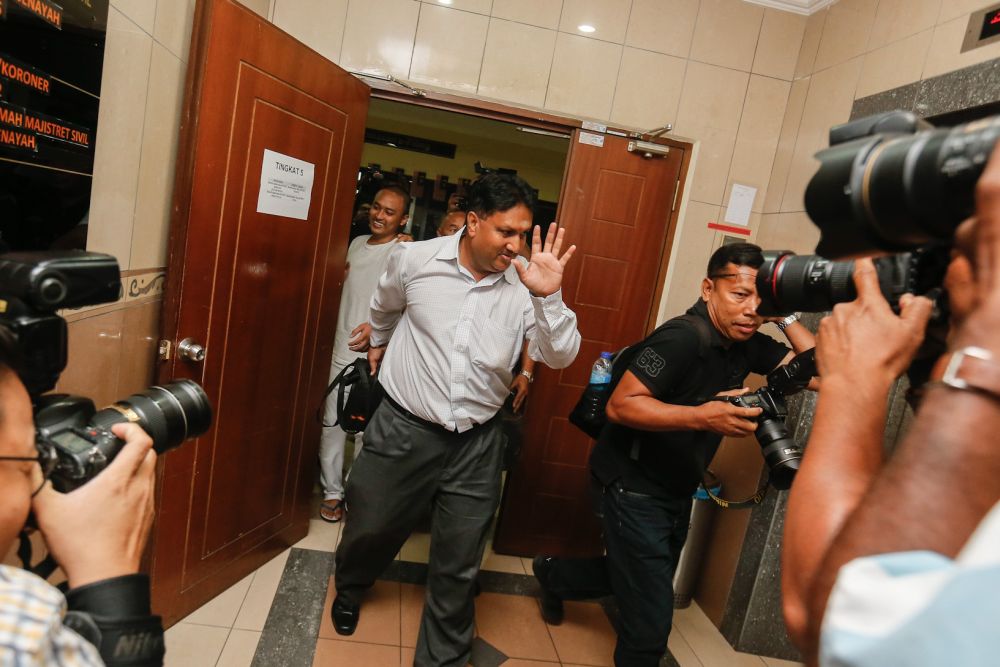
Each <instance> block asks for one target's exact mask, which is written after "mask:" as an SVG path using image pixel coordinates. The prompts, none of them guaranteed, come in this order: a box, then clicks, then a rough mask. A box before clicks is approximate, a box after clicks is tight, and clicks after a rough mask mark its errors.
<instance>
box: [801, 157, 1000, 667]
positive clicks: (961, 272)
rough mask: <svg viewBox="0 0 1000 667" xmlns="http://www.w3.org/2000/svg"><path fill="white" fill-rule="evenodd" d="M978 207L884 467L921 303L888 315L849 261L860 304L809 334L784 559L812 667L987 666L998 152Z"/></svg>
mask: <svg viewBox="0 0 1000 667" xmlns="http://www.w3.org/2000/svg"><path fill="white" fill-rule="evenodd" d="M992 141H995V139H993V140H992ZM987 154H988V153H987ZM975 193H976V197H975V217H974V218H973V219H971V220H969V221H967V222H966V223H964V224H963V225H962V226H961V227H960V228H959V230H958V234H957V236H956V241H957V244H956V245H957V247H958V248H959V251H960V254H959V255H958V256H957V257H956V258H955V259H954V260H953V262H952V264H951V266H950V267H949V271H948V275H947V277H946V279H945V287H946V288H947V289H948V291H949V296H950V302H951V307H952V316H953V329H952V332H951V336H950V337H949V349H950V351H949V353H948V354H946V355H945V356H944V357H942V358H941V359H940V360H939V362H938V364H937V365H936V366H935V369H934V371H933V372H932V374H931V377H932V382H931V383H930V384H929V385H928V387H927V390H926V392H925V394H924V398H923V401H922V403H921V405H920V406H919V408H918V410H917V413H916V416H915V419H914V421H913V423H912V425H911V426H910V429H909V431H908V433H907V435H906V437H905V438H904V439H903V440H902V441H901V442H900V443H899V445H898V446H897V448H896V450H895V451H894V452H893V454H892V457H891V458H890V459H889V460H888V461H885V460H884V453H883V446H882V436H883V428H884V423H885V416H886V407H885V406H886V398H887V395H888V392H889V389H890V387H891V385H892V383H893V382H894V381H895V379H896V378H897V377H898V376H899V375H900V374H901V373H902V372H903V371H904V370H906V368H907V366H908V365H909V362H910V360H911V359H912V358H913V355H914V354H915V352H916V351H917V348H918V347H919V345H920V343H921V340H922V337H923V332H924V326H925V324H926V323H927V321H928V318H929V316H930V312H931V304H930V302H929V301H927V300H926V299H923V298H920V297H912V296H907V297H904V298H903V299H901V300H900V304H899V305H900V313H899V315H898V316H897V315H895V314H894V313H893V312H892V310H891V309H890V307H889V305H888V304H887V302H886V300H885V299H884V297H883V296H882V293H881V291H880V290H879V286H878V280H877V278H876V275H875V271H874V269H873V267H872V264H871V262H870V260H859V261H858V263H857V270H856V271H855V276H854V282H855V285H856V287H857V292H858V299H857V300H856V301H854V302H852V303H846V304H841V305H838V306H836V307H835V309H834V311H833V315H832V316H831V317H828V318H827V319H825V320H824V321H823V323H822V325H821V327H820V330H819V336H818V345H817V355H816V358H817V362H818V364H819V368H820V372H821V375H822V378H823V381H822V385H821V389H820V394H819V399H818V402H817V406H816V414H815V421H814V426H813V432H812V436H811V437H810V439H809V445H808V447H807V449H806V452H805V456H804V458H803V461H802V466H801V469H800V471H799V473H798V477H797V481H796V484H795V486H794V488H793V489H792V492H791V494H790V496H789V501H788V511H787V516H786V520H785V536H784V548H783V558H782V577H783V580H782V588H783V604H784V611H785V620H786V624H787V626H788V630H789V635H790V636H791V637H792V639H793V641H794V642H795V643H796V644H797V645H798V646H799V648H800V649H801V650H802V651H803V654H804V655H805V658H806V660H807V662H809V663H811V664H815V663H817V662H818V663H820V664H823V665H850V666H856V667H862V666H864V667H867V666H869V665H871V666H875V665H877V666H878V667H886V666H891V665H906V666H907V667H922V666H924V665H928V666H930V665H942V664H956V665H962V666H963V667H969V666H975V665H987V664H996V655H997V654H998V652H1000V634H998V633H997V631H996V619H997V616H998V614H1000V603H998V602H997V600H998V599H1000V597H998V595H997V593H998V592H1000V557H998V555H997V554H998V553H1000V548H998V546H1000V505H998V501H1000V483H998V481H997V480H998V479H1000V447H998V446H997V441H996V436H995V435H993V436H992V437H991V436H990V435H989V434H991V433H992V434H996V433H997V432H998V431H1000V343H998V340H1000V339H998V337H997V331H998V330H1000V151H997V150H993V152H992V157H991V158H990V160H989V162H988V163H987V166H986V169H985V171H984V172H983V174H982V176H981V177H980V178H979V180H978V183H977V185H976V190H975ZM970 275H974V284H973V285H971V286H970V285H969V284H968V282H967V281H966V280H965V278H968V276H970Z"/></svg>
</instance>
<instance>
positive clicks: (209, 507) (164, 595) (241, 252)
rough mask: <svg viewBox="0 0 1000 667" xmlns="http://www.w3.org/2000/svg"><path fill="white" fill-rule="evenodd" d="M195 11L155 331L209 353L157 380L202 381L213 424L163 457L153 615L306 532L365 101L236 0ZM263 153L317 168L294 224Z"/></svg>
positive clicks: (205, 596) (239, 573)
mask: <svg viewBox="0 0 1000 667" xmlns="http://www.w3.org/2000/svg"><path fill="white" fill-rule="evenodd" d="M195 20H196V26H195V34H194V37H193V39H194V40H195V41H194V45H193V53H192V58H191V65H190V69H189V73H188V88H187V93H186V94H187V100H186V106H185V116H184V125H183V126H182V136H181V145H180V149H179V155H178V170H177V182H176V185H175V219H174V220H173V225H172V231H171V256H170V268H169V273H168V289H167V297H166V300H165V306H164V337H165V338H167V339H170V340H172V341H173V342H174V343H175V344H176V343H177V342H178V341H180V340H182V339H184V338H193V339H194V340H195V341H196V342H198V343H200V344H202V345H204V346H205V348H206V349H207V356H206V358H205V360H204V362H203V363H201V364H197V363H193V362H190V361H186V360H182V359H178V358H176V356H175V357H174V358H173V359H172V360H171V361H170V362H168V363H166V364H164V365H163V366H162V368H161V372H160V380H161V381H166V380H169V379H171V378H175V377H186V378H191V379H194V380H196V381H198V382H200V383H202V385H203V386H204V388H205V391H206V392H207V393H208V396H209V398H210V400H211V402H212V405H213V406H214V409H215V420H214V423H213V425H212V429H211V430H210V431H209V432H208V433H207V434H206V435H204V436H203V437H201V438H199V439H197V440H195V441H192V442H188V443H186V444H184V445H183V446H182V447H180V448H179V449H177V450H174V451H172V452H170V453H168V454H167V455H166V456H164V457H163V465H162V469H161V477H160V482H161V484H160V498H159V504H158V520H157V526H156V528H155V546H154V548H153V563H152V575H153V599H154V608H155V610H156V612H157V613H159V614H162V615H163V616H164V617H165V619H166V620H167V622H173V621H175V620H177V619H178V618H181V617H183V616H184V615H186V614H187V613H189V612H190V611H192V610H193V609H195V608H197V607H198V606H200V605H201V604H203V603H204V602H206V601H207V600H209V599H210V598H212V597H213V596H214V595H216V594H218V593H219V592H220V591H222V590H224V589H225V588H227V587H228V586H230V585H231V584H233V583H235V582H236V581H238V580H239V579H240V578H241V577H243V576H245V575H246V574H247V573H249V572H251V571H252V570H253V569H255V568H257V567H258V566H260V565H261V564H262V563H264V562H265V561H266V560H268V559H269V558H270V557H272V556H273V555H275V554H276V553H278V552H279V551H280V550H281V549H283V548H286V547H287V546H289V545H290V544H292V543H293V542H294V541H296V540H298V539H299V538H301V537H303V536H305V534H306V532H307V531H308V526H309V497H310V494H311V490H312V482H313V479H314V473H315V469H316V459H315V453H316V446H317V443H318V441H319V425H318V424H317V422H316V421H315V419H314V417H313V415H314V412H315V410H316V406H317V405H318V404H319V403H320V401H321V397H322V392H323V389H324V388H325V385H326V381H327V375H328V372H329V364H330V357H331V354H332V345H333V331H334V327H335V323H336V315H337V308H338V304H339V298H340V286H341V281H342V279H343V273H344V262H345V258H346V254H347V241H348V228H349V224H350V220H351V207H352V205H353V199H354V184H355V181H356V177H357V166H358V163H359V162H360V159H361V147H362V141H363V135H364V124H365V118H366V115H367V109H368V99H369V89H368V87H367V86H366V85H364V84H363V83H361V82H359V81H358V80H357V79H355V78H354V77H353V76H351V75H349V74H348V73H347V72H345V71H343V70H341V69H340V68H338V67H336V66H335V65H333V64H332V63H330V62H329V61H327V60H325V59H324V58H323V57H321V56H320V55H319V54H317V53H315V52H313V51H310V50H309V49H308V48H306V47H305V46H303V45H302V44H300V43H299V42H297V41H296V40H294V39H293V38H292V37H290V36H289V35H287V34H285V33H283V32H281V31H280V30H279V29H277V28H275V27H274V26H272V25H270V24H269V23H267V22H266V21H264V20H263V19H261V18H260V17H258V16H257V15H256V14H254V13H253V12H251V11H249V10H247V9H245V8H244V7H242V6H241V5H239V4H237V3H235V2H233V1H232V0H206V1H199V4H198V7H197V10H196V17H195ZM265 150H269V151H274V152H275V153H277V154H280V155H281V156H287V157H290V158H294V159H295V160H299V161H303V162H305V163H308V164H311V165H313V167H314V179H313V184H312V188H311V194H310V195H309V202H308V205H306V208H305V210H306V213H305V214H304V217H305V219H298V218H296V217H294V216H295V213H294V212H288V213H289V214H288V215H284V214H282V215H275V214H269V213H261V212H258V195H259V193H260V190H261V189H262V186H261V182H262V168H263V167H264V162H265ZM280 160H283V161H284V163H286V164H288V163H292V161H290V160H287V159H286V158H285V157H281V158H280ZM269 164H270V161H269ZM294 164H296V165H299V166H301V164H300V163H294ZM283 173H284V172H283ZM272 176H273V175H272ZM274 187H275V186H274V183H273V182H271V181H269V185H267V186H266V187H265V189H268V190H272V189H273V188H274ZM307 191H308V188H305V190H302V191H301V193H300V195H304V194H305V193H306V192H307ZM285 194H286V195H288V194H289V191H288V190H285ZM291 194H294V193H291ZM275 197H277V195H275V196H274V197H270V198H268V201H274V200H275ZM285 201H287V199H286V200H285ZM300 206H302V205H301V204H300ZM266 208H267V207H265V209H266Z"/></svg>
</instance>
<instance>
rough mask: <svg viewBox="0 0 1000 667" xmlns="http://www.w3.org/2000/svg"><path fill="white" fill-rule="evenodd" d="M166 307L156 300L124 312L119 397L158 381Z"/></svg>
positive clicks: (129, 308) (117, 392)
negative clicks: (161, 329) (158, 361)
mask: <svg viewBox="0 0 1000 667" xmlns="http://www.w3.org/2000/svg"><path fill="white" fill-rule="evenodd" d="M162 307H163V302H162V301H161V300H159V299H156V300H154V301H146V302H144V303H140V304H138V305H135V306H129V307H127V308H124V309H123V317H124V320H123V322H122V347H121V360H120V362H119V366H120V370H119V373H118V389H117V391H116V395H117V396H118V397H119V398H124V397H125V396H128V395H130V394H134V393H135V392H137V391H140V390H142V389H145V388H146V387H148V386H149V385H150V383H152V382H153V380H154V375H153V374H154V372H155V368H156V353H157V344H158V342H159V339H160V309H161V308H162Z"/></svg>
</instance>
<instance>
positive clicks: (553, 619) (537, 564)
mask: <svg viewBox="0 0 1000 667" xmlns="http://www.w3.org/2000/svg"><path fill="white" fill-rule="evenodd" d="M553 560H555V559H554V558H552V557H551V556H535V558H534V560H532V561H531V571H532V572H533V573H534V574H535V579H537V580H538V586H539V587H540V588H541V589H542V596H541V603H542V620H543V621H545V622H546V623H548V624H549V625H560V624H561V623H562V622H563V617H564V616H565V610H564V609H563V601H562V598H560V597H559V596H558V595H556V594H555V593H553V592H552V591H550V590H549V588H548V576H549V570H550V569H551V567H552V561H553Z"/></svg>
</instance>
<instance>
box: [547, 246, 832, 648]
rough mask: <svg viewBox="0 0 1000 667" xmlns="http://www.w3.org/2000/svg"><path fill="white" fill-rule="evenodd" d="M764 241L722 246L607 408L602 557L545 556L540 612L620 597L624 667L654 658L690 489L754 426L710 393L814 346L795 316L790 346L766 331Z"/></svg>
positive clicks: (597, 470)
mask: <svg viewBox="0 0 1000 667" xmlns="http://www.w3.org/2000/svg"><path fill="white" fill-rule="evenodd" d="M763 261H764V258H763V256H762V255H761V250H760V248H759V247H757V246H755V245H751V244H748V243H740V244H734V245H727V246H723V247H721V248H719V249H718V250H717V251H716V252H715V253H714V254H713V255H712V257H711V259H710V260H709V263H708V274H707V277H706V278H705V279H704V280H703V281H702V288H701V299H699V300H698V302H697V303H695V305H694V306H692V307H691V308H690V309H689V310H688V311H687V314H686V316H685V317H683V318H677V319H675V320H673V321H672V322H671V323H670V324H669V325H668V326H667V327H665V328H664V330H663V331H661V332H660V333H658V334H657V335H656V337H655V339H653V340H649V339H647V341H648V344H647V345H646V346H645V347H643V348H641V349H640V350H638V352H637V354H636V355H635V357H634V359H633V360H632V363H631V364H630V366H629V369H628V370H627V371H626V372H625V374H624V375H623V376H622V379H621V381H620V382H619V383H618V385H617V386H616V387H615V391H614V392H613V393H612V395H611V398H610V400H609V401H608V406H607V415H608V421H609V422H610V423H609V424H608V426H607V427H605V429H604V431H603V432H602V433H601V436H600V438H599V439H598V442H597V446H596V447H595V448H594V451H593V454H592V455H591V458H590V467H591V472H592V474H593V476H594V480H595V483H596V485H597V486H598V487H599V488H600V489H602V494H601V501H600V514H601V519H602V522H603V528H604V541H605V547H606V550H607V555H606V556H602V557H599V558H589V559H557V558H547V557H543V556H539V557H537V558H536V559H535V561H534V563H533V565H534V571H535V576H536V577H537V578H538V580H539V583H540V584H541V587H542V616H543V617H544V618H545V620H546V621H547V622H549V623H552V624H558V623H560V622H561V621H562V601H563V600H581V599H590V598H595V597H602V596H605V595H610V594H612V593H613V594H614V595H615V597H616V599H617V602H618V607H619V610H620V611H621V624H620V628H619V636H618V644H617V646H616V647H615V664H616V665H617V666H618V667H625V666H628V667H632V666H640V665H651V666H652V665H658V664H659V661H660V658H661V657H662V656H663V654H664V652H665V651H666V647H667V636H668V635H669V634H670V625H671V620H672V616H673V598H674V596H673V574H674V569H675V567H676V565H677V559H678V557H679V556H680V551H681V547H683V546H684V540H685V539H686V538H687V528H688V518H689V516H690V512H691V495H692V494H693V493H694V491H695V489H696V488H697V486H698V483H699V482H700V481H701V480H702V477H703V475H704V473H705V469H706V468H707V467H708V463H709V462H710V461H711V460H712V457H713V456H714V455H715V451H716V449H718V446H719V443H720V442H721V441H722V438H723V436H734V437H743V436H747V435H751V434H753V432H754V430H755V429H756V427H757V424H756V422H755V421H754V420H755V419H756V417H757V416H759V414H760V412H761V411H760V409H759V408H740V407H736V406H734V405H732V404H730V403H727V402H723V401H711V400H709V399H711V398H712V397H713V396H717V395H720V394H724V393H730V394H731V393H742V392H743V391H745V390H744V389H743V381H744V380H745V379H746V377H747V376H748V375H749V374H750V373H759V374H766V373H769V372H770V371H772V370H774V369H775V368H777V367H778V366H780V365H781V364H783V363H785V362H787V361H788V360H789V359H791V358H792V357H793V356H794V355H795V354H796V353H798V352H802V351H804V350H807V349H809V348H811V347H813V345H814V340H813V336H812V334H811V333H810V332H809V331H808V330H807V329H806V328H805V327H803V326H802V325H801V324H799V323H798V322H797V321H796V318H795V316H789V317H787V318H784V319H781V320H780V321H778V326H779V328H780V329H781V330H782V331H783V332H784V334H785V336H786V337H787V338H788V340H789V342H790V343H791V344H792V347H793V348H794V350H795V351H794V352H792V351H790V350H789V349H788V348H787V347H785V346H784V345H782V344H780V343H778V342H776V341H775V340H773V339H771V338H769V337H768V336H765V335H763V334H760V333H758V332H757V329H758V328H759V327H760V325H761V323H762V321H763V320H762V318H761V317H760V316H759V315H758V314H757V307H758V306H759V305H760V298H759V297H758V296H757V289H756V278H757V269H758V268H759V267H760V265H761V264H762V263H763Z"/></svg>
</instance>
